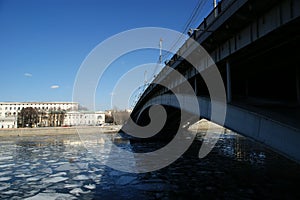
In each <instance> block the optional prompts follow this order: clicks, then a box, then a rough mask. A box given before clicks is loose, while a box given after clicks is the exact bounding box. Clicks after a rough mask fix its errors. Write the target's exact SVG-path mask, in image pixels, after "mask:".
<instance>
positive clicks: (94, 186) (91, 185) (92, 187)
mask: <svg viewBox="0 0 300 200" xmlns="http://www.w3.org/2000/svg"><path fill="white" fill-rule="evenodd" d="M83 187H84V188H86V189H89V190H93V189H95V188H96V185H95V184H88V185H84V186H83Z"/></svg>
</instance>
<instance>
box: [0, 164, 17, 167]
mask: <svg viewBox="0 0 300 200" xmlns="http://www.w3.org/2000/svg"><path fill="white" fill-rule="evenodd" d="M12 166H15V164H5V165H0V168H5V167H12Z"/></svg>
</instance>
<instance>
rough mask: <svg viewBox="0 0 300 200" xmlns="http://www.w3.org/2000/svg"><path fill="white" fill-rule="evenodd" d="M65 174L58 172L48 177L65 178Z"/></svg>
mask: <svg viewBox="0 0 300 200" xmlns="http://www.w3.org/2000/svg"><path fill="white" fill-rule="evenodd" d="M66 175H67V173H66V172H59V173H57V174H51V175H50V176H49V177H56V176H66Z"/></svg>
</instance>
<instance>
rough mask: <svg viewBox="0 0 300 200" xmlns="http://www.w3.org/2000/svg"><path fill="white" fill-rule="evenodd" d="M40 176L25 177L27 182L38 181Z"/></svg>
mask: <svg viewBox="0 0 300 200" xmlns="http://www.w3.org/2000/svg"><path fill="white" fill-rule="evenodd" d="M41 178H42V177H40V176H36V177H30V178H27V179H26V181H28V182H29V181H38V180H41Z"/></svg>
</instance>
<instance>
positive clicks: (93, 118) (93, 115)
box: [64, 111, 105, 126]
mask: <svg viewBox="0 0 300 200" xmlns="http://www.w3.org/2000/svg"><path fill="white" fill-rule="evenodd" d="M104 123H105V113H104V112H89V111H70V112H67V113H66V114H65V119H64V125H66V126H96V125H102V124H104Z"/></svg>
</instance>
